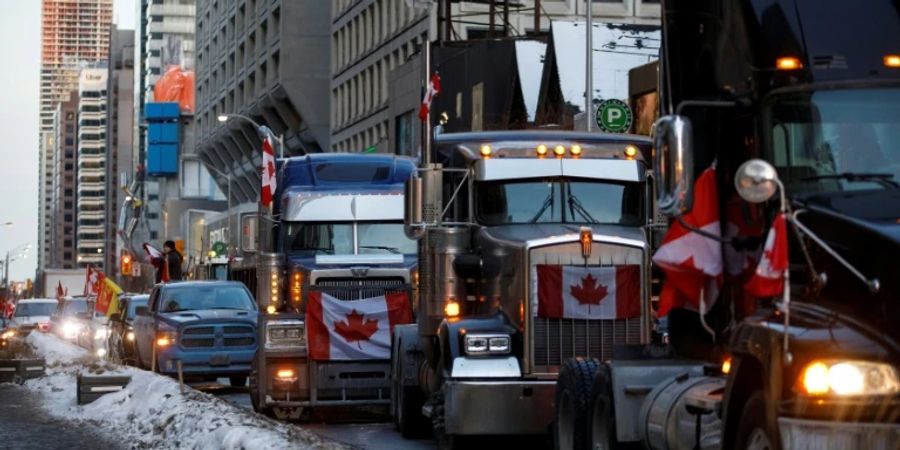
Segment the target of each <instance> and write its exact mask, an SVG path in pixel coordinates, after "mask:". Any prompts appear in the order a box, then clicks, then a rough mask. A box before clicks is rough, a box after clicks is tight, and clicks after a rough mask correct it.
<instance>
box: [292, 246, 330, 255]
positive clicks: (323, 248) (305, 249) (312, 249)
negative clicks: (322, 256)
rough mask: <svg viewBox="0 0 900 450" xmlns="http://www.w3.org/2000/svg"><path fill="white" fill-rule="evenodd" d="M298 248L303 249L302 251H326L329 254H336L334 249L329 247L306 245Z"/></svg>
mask: <svg viewBox="0 0 900 450" xmlns="http://www.w3.org/2000/svg"><path fill="white" fill-rule="evenodd" d="M296 250H297V251H301V252H325V253H327V254H329V255H333V254H334V249H331V248H327V247H306V248H298V249H296Z"/></svg>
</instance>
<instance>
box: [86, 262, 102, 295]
mask: <svg viewBox="0 0 900 450" xmlns="http://www.w3.org/2000/svg"><path fill="white" fill-rule="evenodd" d="M101 276H102V274H101V273H100V272H99V271H97V270H96V269H94V266H90V265H89V266H87V272H85V274H84V295H85V296H86V297H87V296H90V295H91V294H98V293H100V282H101V281H102V280H101V278H100V277H101Z"/></svg>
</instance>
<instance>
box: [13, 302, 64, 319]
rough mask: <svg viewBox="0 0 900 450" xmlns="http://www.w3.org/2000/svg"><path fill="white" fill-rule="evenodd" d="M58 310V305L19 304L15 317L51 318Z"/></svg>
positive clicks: (47, 303)
mask: <svg viewBox="0 0 900 450" xmlns="http://www.w3.org/2000/svg"><path fill="white" fill-rule="evenodd" d="M55 310H56V303H49V302H46V303H44V302H42V303H19V304H18V305H16V312H15V317H30V316H49V315H51V314H53V311H55Z"/></svg>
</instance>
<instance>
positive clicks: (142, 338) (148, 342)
mask: <svg viewBox="0 0 900 450" xmlns="http://www.w3.org/2000/svg"><path fill="white" fill-rule="evenodd" d="M158 299H159V288H154V289H153V292H151V293H150V301H149V302H147V309H148V310H149V313H148V315H146V316H141V315H138V316H135V318H134V335H135V340H134V343H135V347H136V348H137V353H138V359H139V360H140V362H141V363H144V362H145V361H146V363H147V364H148V365H149V362H150V358H151V356H152V355H151V353H152V351H153V339H154V338H155V336H154V334H155V331H156V309H157V303H158Z"/></svg>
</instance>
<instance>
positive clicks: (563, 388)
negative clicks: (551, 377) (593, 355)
mask: <svg viewBox="0 0 900 450" xmlns="http://www.w3.org/2000/svg"><path fill="white" fill-rule="evenodd" d="M598 365H599V364H598V362H597V360H596V359H584V358H574V359H567V360H566V361H565V362H564V363H563V366H562V369H560V371H559V378H557V380H556V420H554V421H553V444H554V448H555V449H556V450H587V449H588V441H587V436H588V412H589V407H590V403H589V401H590V395H591V383H592V381H593V378H594V372H596V371H597V366H598Z"/></svg>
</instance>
